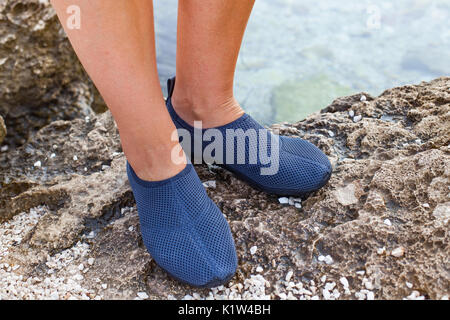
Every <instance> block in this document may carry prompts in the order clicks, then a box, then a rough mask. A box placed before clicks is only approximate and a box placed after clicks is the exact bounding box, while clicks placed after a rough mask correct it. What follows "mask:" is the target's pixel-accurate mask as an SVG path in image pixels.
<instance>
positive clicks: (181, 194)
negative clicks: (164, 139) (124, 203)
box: [127, 163, 237, 288]
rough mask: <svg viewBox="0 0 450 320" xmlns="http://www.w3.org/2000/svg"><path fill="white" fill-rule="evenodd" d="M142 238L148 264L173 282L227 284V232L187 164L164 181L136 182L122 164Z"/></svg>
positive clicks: (230, 252)
mask: <svg viewBox="0 0 450 320" xmlns="http://www.w3.org/2000/svg"><path fill="white" fill-rule="evenodd" d="M127 173H128V179H129V181H130V184H131V187H132V190H133V194H134V197H135V199H136V204H137V208H138V213H139V220H140V227H141V233H142V238H143V240H144V243H145V246H146V247H147V250H148V251H149V252H150V254H151V255H152V257H153V259H154V260H155V261H156V263H158V265H159V266H161V267H162V268H163V269H164V270H166V271H167V272H168V273H169V274H170V275H171V276H172V277H173V278H176V279H177V280H179V281H181V282H184V283H187V284H190V285H192V286H197V287H208V288H210V287H215V286H219V285H222V284H224V283H226V282H228V280H230V279H231V278H232V277H233V275H234V273H235V272H236V268H237V257H236V249H235V245H234V241H233V238H232V235H231V231H230V227H229V225H228V223H227V221H226V220H225V217H224V216H223V214H222V212H221V211H220V210H219V208H218V207H217V206H216V205H215V204H214V203H213V202H212V200H211V199H210V198H209V197H208V195H207V194H206V191H205V189H204V187H203V185H202V183H201V182H200V179H199V178H198V176H197V173H196V172H195V170H194V167H193V166H192V164H190V163H188V164H187V165H186V168H185V169H183V170H182V171H181V172H180V173H179V174H177V175H176V176H174V177H172V178H169V179H167V180H163V181H156V182H153V181H144V180H141V179H140V178H139V177H138V176H137V175H136V173H135V172H134V171H133V169H132V167H131V166H130V165H129V164H127Z"/></svg>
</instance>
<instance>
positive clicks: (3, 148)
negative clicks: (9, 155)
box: [0, 145, 9, 152]
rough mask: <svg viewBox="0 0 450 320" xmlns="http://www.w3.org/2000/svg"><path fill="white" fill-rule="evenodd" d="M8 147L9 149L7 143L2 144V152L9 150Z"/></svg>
mask: <svg viewBox="0 0 450 320" xmlns="http://www.w3.org/2000/svg"><path fill="white" fill-rule="evenodd" d="M8 149H9V147H8V146H7V145H4V146H2V147H1V148H0V151H1V152H6V151H8Z"/></svg>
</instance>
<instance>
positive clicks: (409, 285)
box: [405, 281, 413, 289]
mask: <svg viewBox="0 0 450 320" xmlns="http://www.w3.org/2000/svg"><path fill="white" fill-rule="evenodd" d="M405 284H406V286H407V287H408V288H410V289H412V287H413V284H412V283H411V282H408V281H406V282H405Z"/></svg>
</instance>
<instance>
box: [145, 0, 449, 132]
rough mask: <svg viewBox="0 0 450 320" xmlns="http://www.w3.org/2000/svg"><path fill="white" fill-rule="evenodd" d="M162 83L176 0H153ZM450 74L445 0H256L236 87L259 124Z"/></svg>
mask: <svg viewBox="0 0 450 320" xmlns="http://www.w3.org/2000/svg"><path fill="white" fill-rule="evenodd" d="M154 3H155V15H156V33H157V52H158V68H159V73H160V78H161V82H162V85H163V86H164V87H165V80H166V79H167V78H168V77H171V76H173V74H174V72H175V50H176V13H177V8H176V4H177V1H176V0H164V1H155V2H154ZM443 75H450V1H448V0H396V1H388V0H377V1H364V0H341V1H333V0H321V1H314V0H257V1H256V4H255V8H254V10H253V13H252V16H251V18H250V22H249V25H248V28H247V31H246V35H245V38H244V43H243V46H242V49H241V53H240V56H239V60H238V66H237V72H236V81H235V94H236V97H237V99H238V100H239V102H240V103H241V105H242V106H243V107H244V109H245V110H246V111H247V112H248V113H250V114H251V115H252V116H254V117H255V118H257V119H258V120H259V121H261V122H263V123H264V124H272V123H274V122H280V121H290V122H293V121H297V120H301V119H302V118H304V117H305V116H307V115H308V114H310V113H312V112H314V111H317V110H320V109H321V108H323V107H325V106H327V105H328V104H329V103H330V102H332V100H333V99H335V98H336V97H339V96H342V95H348V94H352V93H355V92H360V91H366V92H368V93H370V94H372V95H378V94H380V93H382V92H383V91H384V90H385V89H387V88H391V87H394V86H399V85H404V84H412V83H419V82H421V81H428V80H431V79H433V78H436V77H438V76H443Z"/></svg>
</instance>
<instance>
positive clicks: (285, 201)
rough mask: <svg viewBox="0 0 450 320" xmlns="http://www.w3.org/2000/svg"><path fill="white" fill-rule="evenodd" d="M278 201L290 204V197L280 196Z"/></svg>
mask: <svg viewBox="0 0 450 320" xmlns="http://www.w3.org/2000/svg"><path fill="white" fill-rule="evenodd" d="M278 202H279V203H281V204H289V198H286V197H282V198H278Z"/></svg>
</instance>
